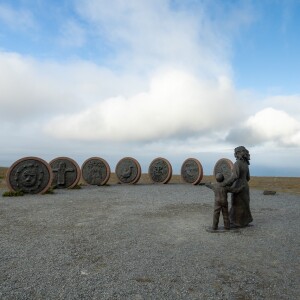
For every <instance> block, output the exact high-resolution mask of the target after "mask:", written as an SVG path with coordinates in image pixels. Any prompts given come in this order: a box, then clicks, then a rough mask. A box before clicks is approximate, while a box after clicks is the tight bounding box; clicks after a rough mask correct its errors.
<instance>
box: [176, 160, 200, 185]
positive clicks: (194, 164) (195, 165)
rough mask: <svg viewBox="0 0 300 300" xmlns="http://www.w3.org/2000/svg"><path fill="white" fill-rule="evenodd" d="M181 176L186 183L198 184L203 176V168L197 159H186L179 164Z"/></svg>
mask: <svg viewBox="0 0 300 300" xmlns="http://www.w3.org/2000/svg"><path fill="white" fill-rule="evenodd" d="M181 178H182V180H183V181H185V182H186V183H191V184H194V185H196V184H199V183H200V182H201V180H202V178H203V168H202V165H201V163H200V162H199V160H197V159H196V158H188V159H186V160H185V161H184V162H183V164H182V166H181Z"/></svg>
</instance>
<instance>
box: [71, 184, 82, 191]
mask: <svg viewBox="0 0 300 300" xmlns="http://www.w3.org/2000/svg"><path fill="white" fill-rule="evenodd" d="M80 189H81V185H79V184H76V185H75V186H74V187H73V188H72V190H80Z"/></svg>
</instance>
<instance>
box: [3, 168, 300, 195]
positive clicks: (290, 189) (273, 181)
mask: <svg viewBox="0 0 300 300" xmlns="http://www.w3.org/2000/svg"><path fill="white" fill-rule="evenodd" d="M6 172H7V168H3V167H0V188H6V182H5V175H6ZM212 181H214V178H213V176H204V177H203V179H202V182H212ZM81 183H83V181H81ZM116 183H118V179H117V176H116V174H115V173H112V174H111V177H110V179H109V181H108V184H116ZM151 183H152V182H151V180H150V179H149V176H148V174H142V176H141V179H140V180H139V182H138V184H151ZM170 183H173V184H174V183H175V184H176V183H183V181H182V180H181V177H180V175H173V176H172V178H171V180H170ZM249 184H250V187H252V188H255V189H259V190H273V191H276V192H280V193H293V194H299V195H300V177H256V176H252V177H251V180H250V183H249Z"/></svg>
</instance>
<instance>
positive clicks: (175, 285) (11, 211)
mask: <svg viewBox="0 0 300 300" xmlns="http://www.w3.org/2000/svg"><path fill="white" fill-rule="evenodd" d="M0 192H1V194H2V193H3V192H4V189H2V190H0ZM229 198H230V197H229ZM250 198H251V202H250V206H251V211H252V215H253V219H254V221H253V223H252V226H249V227H246V228H241V229H237V230H230V231H229V232H220V233H210V232H208V231H207V230H206V229H207V228H208V227H210V226H211V224H212V216H213V205H214V194H213V192H212V191H211V190H210V189H208V188H206V187H205V186H203V185H196V186H194V185H189V184H172V183H171V184H165V185H159V184H136V185H122V184H113V185H109V186H100V187H98V186H84V187H82V188H81V189H78V190H75V189H73V190H67V189H57V190H55V191H54V194H46V195H25V196H23V197H0V239H1V243H0V298H1V299H236V300H242V299H243V300H246V299H298V297H299V295H300V288H299V286H300V282H299V277H300V268H299V267H300V264H299V253H300V246H299V244H300V243H299V241H300V239H299V235H300V234H299V228H300V216H299V212H300V196H299V195H292V194H283V193H277V194H276V195H274V196H270V195H263V193H262V191H259V190H252V189H251V190H250ZM229 202H230V201H229ZM220 225H223V219H222V217H220Z"/></svg>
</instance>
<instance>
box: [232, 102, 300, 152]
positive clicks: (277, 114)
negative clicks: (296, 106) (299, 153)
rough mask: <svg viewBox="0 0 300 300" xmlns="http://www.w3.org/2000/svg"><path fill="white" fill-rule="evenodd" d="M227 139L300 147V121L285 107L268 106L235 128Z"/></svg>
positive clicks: (252, 143)
mask: <svg viewBox="0 0 300 300" xmlns="http://www.w3.org/2000/svg"><path fill="white" fill-rule="evenodd" d="M227 139H228V141H231V142H239V141H242V140H244V141H245V142H247V143H249V144H251V145H259V144H270V143H271V144H272V145H275V146H286V147H292V146H294V147H300V121H299V119H296V118H294V117H292V116H291V115H290V114H288V113H287V112H285V111H284V110H283V109H282V110H278V109H274V108H272V107H268V108H265V109H263V110H260V111H258V112H257V113H256V114H255V115H253V116H250V117H249V118H248V119H247V120H246V122H245V123H244V124H241V126H240V127H238V128H235V129H233V130H232V131H231V132H230V133H229V135H228V137H227Z"/></svg>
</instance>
